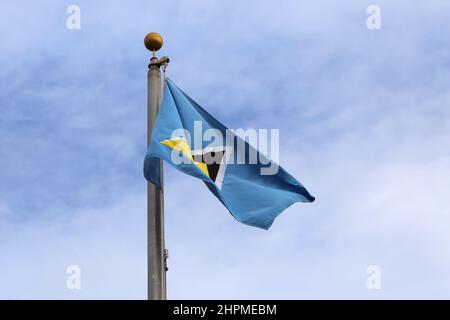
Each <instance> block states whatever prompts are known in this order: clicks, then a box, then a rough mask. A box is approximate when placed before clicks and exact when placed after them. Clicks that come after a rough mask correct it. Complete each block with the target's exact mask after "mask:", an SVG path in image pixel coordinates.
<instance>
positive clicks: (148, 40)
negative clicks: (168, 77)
mask: <svg viewBox="0 0 450 320" xmlns="http://www.w3.org/2000/svg"><path fill="white" fill-rule="evenodd" d="M163 42H164V41H163V38H162V36H161V35H160V34H159V33H157V32H150V33H148V34H147V35H146V36H145V38H144V45H145V47H146V48H147V49H148V50H149V51H151V52H152V58H151V59H150V63H149V65H148V67H149V68H158V69H159V68H161V67H162V68H163V70H164V71H165V69H166V68H167V65H168V64H169V58H168V57H166V56H164V57H161V59H158V58H157V57H156V51H158V50H159V49H161V48H162V45H163Z"/></svg>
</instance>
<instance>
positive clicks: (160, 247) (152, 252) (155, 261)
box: [144, 32, 168, 300]
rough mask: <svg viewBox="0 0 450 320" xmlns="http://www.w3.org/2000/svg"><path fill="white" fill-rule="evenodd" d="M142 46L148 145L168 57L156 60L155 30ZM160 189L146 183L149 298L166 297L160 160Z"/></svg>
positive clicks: (159, 44) (158, 39)
mask: <svg viewBox="0 0 450 320" xmlns="http://www.w3.org/2000/svg"><path fill="white" fill-rule="evenodd" d="M144 44H145V47H146V48H147V49H148V50H150V51H151V52H152V58H151V59H150V63H149V65H148V69H149V70H148V73H147V86H148V91H147V145H149V144H150V141H151V140H150V139H151V134H152V131H153V127H154V124H155V120H156V115H157V114H158V111H159V105H160V102H161V96H162V93H161V67H162V66H165V65H166V64H167V63H168V59H167V58H163V59H161V60H158V58H157V57H156V55H155V52H156V51H158V50H159V49H161V47H162V44H163V39H162V37H161V35H159V34H158V33H156V32H151V33H149V34H147V35H146V36H145V39H144ZM160 168H161V188H158V187H156V186H155V185H153V184H152V183H149V182H148V183H147V184H148V185H147V268H148V271H147V282H148V283H147V285H148V292H147V294H148V299H149V300H165V299H166V298H167V294H166V271H167V264H166V258H167V250H166V249H165V243H164V191H163V183H162V182H163V164H162V160H160Z"/></svg>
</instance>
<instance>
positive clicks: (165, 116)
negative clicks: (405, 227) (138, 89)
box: [144, 79, 314, 229]
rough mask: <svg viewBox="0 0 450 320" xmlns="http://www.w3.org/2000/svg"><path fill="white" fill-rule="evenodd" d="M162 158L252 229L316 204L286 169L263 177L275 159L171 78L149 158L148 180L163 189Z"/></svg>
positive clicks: (146, 168) (167, 82) (161, 107)
mask: <svg viewBox="0 0 450 320" xmlns="http://www.w3.org/2000/svg"><path fill="white" fill-rule="evenodd" d="M199 135H200V137H202V139H198V136H199ZM205 137H206V139H205ZM220 137H223V140H222V141H220V140H221V139H220ZM230 142H231V143H230ZM252 152H253V153H254V154H255V155H256V161H253V162H251V161H248V159H249V158H250V156H249V154H250V153H252ZM159 159H162V160H164V161H166V162H168V163H169V164H171V165H172V166H174V167H175V168H176V169H178V170H179V171H181V172H184V173H186V174H188V175H191V176H193V177H196V178H198V179H201V180H203V182H204V183H205V184H206V186H207V187H208V188H209V190H210V191H211V192H212V193H213V194H214V195H215V196H216V197H217V198H218V199H219V200H220V201H221V202H222V204H223V205H224V206H225V207H226V208H227V209H228V211H229V212H230V213H231V215H232V216H233V217H234V218H236V219H237V220H238V221H240V222H242V223H244V224H247V225H250V226H254V227H259V228H263V229H268V228H269V227H270V226H271V225H272V223H273V221H274V220H275V218H276V217H277V216H278V215H279V214H280V213H281V212H282V211H283V210H284V209H286V208H287V207H289V206H290V205H292V204H293V203H295V202H313V201H314V197H313V196H312V195H310V194H309V192H308V191H307V190H306V188H305V187H304V186H303V185H302V184H301V183H300V182H299V181H297V180H296V179H295V178H294V177H292V176H291V175H290V174H289V173H287V172H286V171H285V170H284V169H283V168H281V167H279V166H278V167H277V168H278V170H276V172H274V173H273V174H269V175H267V174H262V173H261V172H262V170H264V169H263V168H267V167H268V166H269V165H270V159H268V157H267V156H266V155H264V154H262V153H261V152H258V151H257V150H256V149H255V148H254V147H253V146H251V145H250V144H249V143H247V142H246V141H244V140H243V139H242V138H240V137H239V136H237V135H236V134H234V133H233V132H231V131H230V130H227V128H226V127H225V126H224V125H223V124H221V123H220V122H219V121H217V120H216V119H215V118H214V117H212V116H211V115H210V114H209V113H207V112H206V111H205V110H204V109H203V108H202V107H200V106H199V105H198V104H197V103H196V102H195V101H194V100H192V99H191V98H190V97H189V96H188V95H186V94H185V93H184V92H183V91H182V90H181V89H179V88H178V87H177V86H176V85H175V84H174V83H173V82H172V81H171V80H170V79H166V80H165V86H164V93H163V97H162V102H161V106H160V110H159V113H158V116H157V119H156V122H155V126H154V129H153V132H152V135H151V141H150V145H149V147H148V150H147V155H146V157H145V160H144V176H145V178H146V179H147V180H148V181H150V182H151V183H153V184H155V185H156V186H158V187H160V186H161V181H160V179H161V177H160V167H159V166H160V161H159ZM239 160H241V161H239ZM242 160H247V161H242ZM243 162H244V163H243Z"/></svg>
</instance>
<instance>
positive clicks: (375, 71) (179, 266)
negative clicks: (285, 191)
mask: <svg viewBox="0 0 450 320" xmlns="http://www.w3.org/2000/svg"><path fill="white" fill-rule="evenodd" d="M72 4H75V5H78V6H79V7H80V10H81V29H75V30H70V29H68V28H67V27H66V20H67V18H68V17H69V14H67V13H66V10H67V7H68V6H69V5H72ZM370 5H378V6H379V8H380V9H381V29H380V30H369V29H368V28H367V26H366V20H367V18H368V16H369V15H368V14H367V12H366V10H367V8H368V6H370ZM449 16H450V3H449V2H448V1H447V0H430V1H426V2H420V3H412V2H411V1H406V0H397V1H382V0H380V1H376V2H375V1H356V0H353V1H350V0H345V1H339V2H337V1H331V0H329V1H324V0H317V1H314V2H311V1H303V0H301V1H300V0H286V1H279V2H277V4H275V3H274V2H273V1H266V0H259V1H245V2H235V3H230V2H229V1H206V0H197V1H193V0H190V1H187V0H185V1H159V2H155V1H128V2H127V4H126V5H125V4H124V3H123V2H121V1H95V2H94V1H72V2H68V1H59V2H58V3H55V1H44V0H43V1H39V2H29V1H20V0H19V1H14V2H5V1H3V2H2V3H1V4H0V29H1V30H2V31H1V36H0V48H1V50H0V69H1V70H2V72H1V73H0V298H2V299H55V298H58V299H146V293H147V291H146V290H147V289H146V285H147V263H146V259H147V249H146V240H147V235H146V232H147V231H146V214H147V212H146V181H145V179H144V177H143V172H142V169H143V159H144V156H145V152H146V108H147V106H146V99H147V92H146V90H147V88H146V81H147V78H146V76H147V75H146V73H147V64H148V61H149V58H150V54H149V52H148V51H147V50H146V49H145V47H144V45H143V39H144V36H145V34H146V33H148V32H150V31H157V32H159V33H161V34H162V35H163V37H164V46H163V48H162V49H161V51H160V52H159V53H158V54H159V55H160V56H162V55H167V56H169V57H170V64H169V67H168V70H167V75H168V76H169V77H170V78H171V79H172V80H173V81H174V82H175V83H176V84H177V85H178V86H179V87H180V88H182V89H183V91H185V92H186V93H188V94H189V95H190V96H191V97H192V98H193V99H194V100H196V101H197V102H198V103H199V104H200V105H201V106H203V107H204V108H205V109H206V110H207V111H208V112H209V113H211V114H212V115H213V116H215V117H216V118H217V119H218V120H220V121H221V122H222V123H224V124H225V125H227V126H228V127H231V128H265V129H271V128H276V129H280V150H281V154H280V164H281V165H282V166H283V168H284V169H286V170H287V171H288V172H290V173H291V174H292V175H293V176H294V177H296V178H297V179H298V180H300V181H301V182H302V183H303V184H304V185H305V186H306V187H307V189H308V190H309V191H310V192H311V194H313V195H314V196H315V197H316V201H315V202H314V203H312V204H301V203H299V204H295V205H293V206H291V207H290V208H288V209H287V210H286V211H285V212H284V213H283V214H281V215H280V216H279V217H278V218H277V220H276V221H275V223H274V224H273V226H272V227H271V229H270V230H268V231H265V230H260V229H257V228H252V227H249V226H246V225H243V224H240V223H238V222H237V221H236V220H234V218H233V217H232V216H231V215H230V214H229V213H228V212H227V210H226V209H225V208H224V207H223V206H222V205H221V203H220V202H219V201H217V199H216V198H215V197H214V195H213V194H211V193H210V192H209V190H208V189H207V188H206V187H205V186H204V185H203V184H202V182H201V181H198V180H196V179H194V178H192V177H190V176H187V175H184V174H182V173H180V172H178V171H176V170H175V169H173V168H172V167H169V166H168V165H166V166H165V182H164V183H165V219H166V221H165V232H166V246H167V248H168V249H169V255H170V256H169V261H168V264H169V272H168V274H167V277H168V280H167V281H168V282H167V286H168V298H169V299H449V298H450V271H449V270H450V233H449V231H448V226H449V225H450V200H449V192H450V187H449V181H450V87H449V86H450V85H449V84H450V20H449V19H448V17H449ZM70 265H77V266H79V267H80V270H81V288H80V290H70V289H68V287H67V286H66V281H67V278H68V276H69V275H68V274H67V272H66V269H67V267H68V266H70ZM370 266H376V267H377V268H378V270H379V273H378V275H377V279H378V280H379V286H378V287H377V288H375V289H374V288H373V287H371V286H370V285H369V286H368V280H370V279H371V277H372V276H373V275H371V274H369V273H368V268H369V269H370Z"/></svg>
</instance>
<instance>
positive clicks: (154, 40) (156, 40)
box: [144, 32, 163, 55]
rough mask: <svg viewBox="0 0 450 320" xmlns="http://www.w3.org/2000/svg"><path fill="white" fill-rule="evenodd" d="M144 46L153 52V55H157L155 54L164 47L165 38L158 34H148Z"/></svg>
mask: <svg viewBox="0 0 450 320" xmlns="http://www.w3.org/2000/svg"><path fill="white" fill-rule="evenodd" d="M144 44H145V47H146V48H147V49H148V50H150V51H152V52H153V55H155V52H156V51H158V50H159V49H161V47H162V45H163V38H162V37H161V35H160V34H159V33H157V32H150V33H149V34H147V35H146V36H145V38H144Z"/></svg>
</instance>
